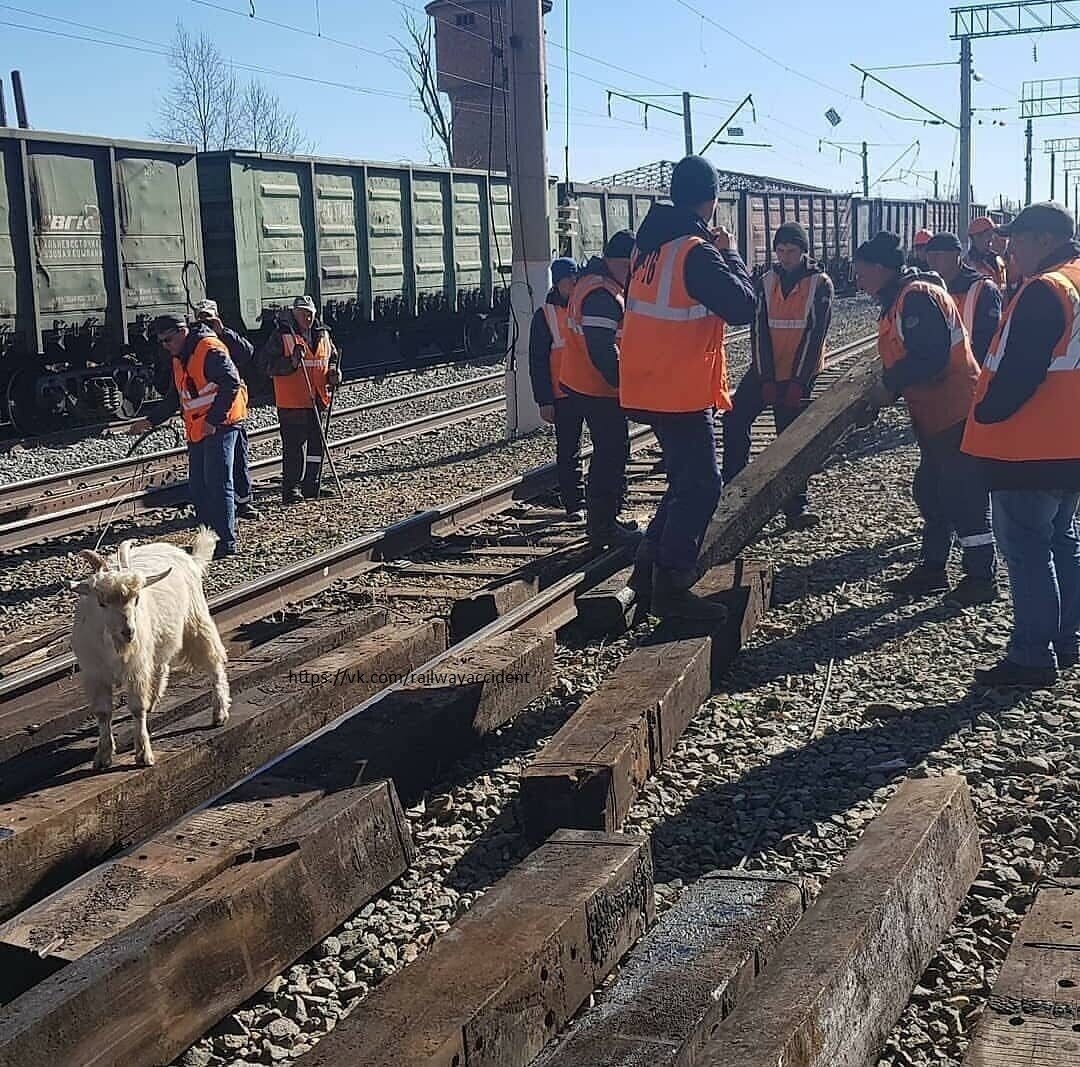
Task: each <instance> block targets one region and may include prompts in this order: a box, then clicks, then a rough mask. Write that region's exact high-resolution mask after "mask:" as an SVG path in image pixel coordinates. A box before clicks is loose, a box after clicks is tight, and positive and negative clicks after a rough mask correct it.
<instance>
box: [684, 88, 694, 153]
mask: <svg viewBox="0 0 1080 1067" xmlns="http://www.w3.org/2000/svg"><path fill="white" fill-rule="evenodd" d="M682 121H683V135H684V138H685V141H686V145H685V147H686V154H687V155H688V156H692V155H693V154H694V117H693V116H692V115H691V114H690V94H689V93H683V94H682Z"/></svg>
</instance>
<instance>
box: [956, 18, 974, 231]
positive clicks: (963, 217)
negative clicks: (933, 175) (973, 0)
mask: <svg viewBox="0 0 1080 1067" xmlns="http://www.w3.org/2000/svg"><path fill="white" fill-rule="evenodd" d="M971 75H972V68H971V38H970V37H961V38H960V232H959V233H958V234H957V235H956V236H957V237H959V238H960V240H961V241H966V240H967V232H968V223H970V222H971Z"/></svg>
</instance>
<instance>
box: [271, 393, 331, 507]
mask: <svg viewBox="0 0 1080 1067" xmlns="http://www.w3.org/2000/svg"><path fill="white" fill-rule="evenodd" d="M278 422H279V423H280V424H281V455H282V464H281V492H282V493H283V494H285V495H288V494H289V493H291V492H292V491H293V490H294V489H296V488H297V486H299V487H300V488H301V490H302V491H303V494H304V496H307V497H313V496H314V495H315V484H316V481H317V479H318V477H319V468H320V467H321V466H322V461H323V446H322V436H321V435H320V433H319V415H318V414H317V413H316V412H315V411H314V409H312V408H278Z"/></svg>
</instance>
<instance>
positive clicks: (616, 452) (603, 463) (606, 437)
mask: <svg viewBox="0 0 1080 1067" xmlns="http://www.w3.org/2000/svg"><path fill="white" fill-rule="evenodd" d="M559 403H560V404H562V405H563V406H566V407H569V409H570V411H571V412H572V413H575V414H576V417H578V418H581V419H583V420H584V422H585V425H586V426H588V427H589V436H590V438H592V446H593V454H592V459H590V460H589V477H588V480H587V482H586V485H585V509H586V512H587V517H588V526H589V529H590V530H596V531H598V532H602V531H606V530H610V529H611V527H612V526H613V525H614V524H615V519H616V518H617V517H618V514H619V509H620V508H621V507H622V502H623V499H624V497H625V495H626V456H627V453H628V451H629V443H628V442H629V428H628V426H627V423H626V415H625V414H624V413H623V410H622V408H620V407H619V401H618V398H617V397H613V396H585V395H583V394H582V393H567V395H566V399H565V400H561V401H559Z"/></svg>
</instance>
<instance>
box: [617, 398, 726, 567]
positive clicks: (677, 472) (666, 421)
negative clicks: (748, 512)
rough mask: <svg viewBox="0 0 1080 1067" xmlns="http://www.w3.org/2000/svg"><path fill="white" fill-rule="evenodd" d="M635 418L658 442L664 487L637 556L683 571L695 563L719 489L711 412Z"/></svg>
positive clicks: (644, 560) (636, 415)
mask: <svg viewBox="0 0 1080 1067" xmlns="http://www.w3.org/2000/svg"><path fill="white" fill-rule="evenodd" d="M638 417H639V416H638V414H637V413H635V415H634V418H635V419H637V418H638ZM640 417H641V418H642V419H643V420H644V421H647V422H648V424H649V425H650V426H652V428H653V432H654V433H655V434H656V437H657V440H658V441H659V442H660V448H661V450H662V451H663V454H664V470H665V471H666V473H667V482H668V487H667V492H666V493H664V496H663V498H662V499H661V501H660V504H659V506H658V507H657V509H656V514H655V515H654V516H653V520H652V522H650V523H649V528H648V529H647V530H646V531H645V538H644V540H643V541H642V543H641V545H640V546H639V548H638V554H637V558H638V560H640V561H641V562H643V563H653V564H656V565H657V566H659V567H662V568H664V569H665V570H671V571H678V572H680V573H681V574H683V575H685V574H686V573H687V572H690V571H693V570H694V568H695V567H696V566H697V558H698V552H699V551H700V550H701V540H702V538H703V537H704V536H705V530H706V528H707V527H708V525H709V520H710V519H711V518H712V515H713V512H714V511H715V510H716V504H717V501H719V499H720V490H721V488H722V487H723V481H722V479H721V477H720V468H719V467H718V466H717V463H716V433H715V426H714V422H713V412H712V409H711V408H710V409H708V410H706V411H691V412H685V413H679V414H660V413H652V414H650V413H645V412H642V413H641V416H640Z"/></svg>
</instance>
